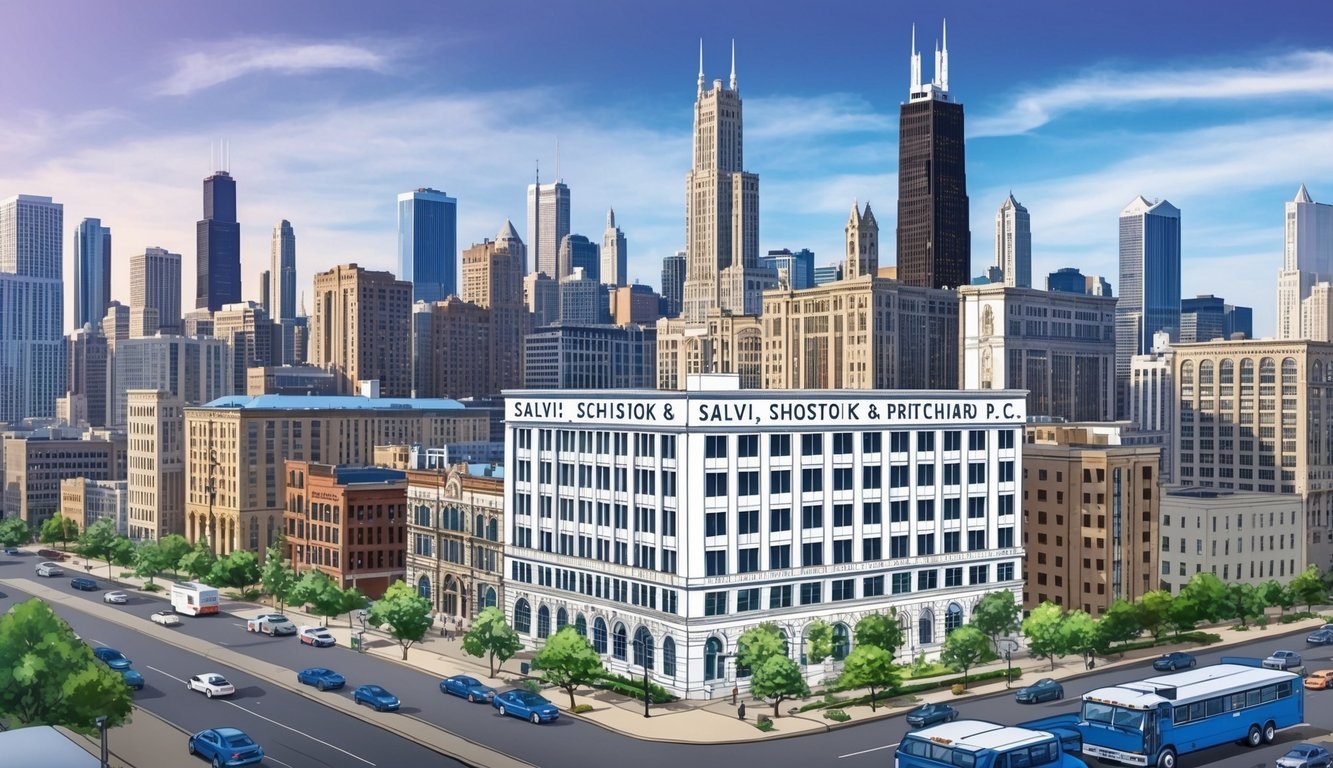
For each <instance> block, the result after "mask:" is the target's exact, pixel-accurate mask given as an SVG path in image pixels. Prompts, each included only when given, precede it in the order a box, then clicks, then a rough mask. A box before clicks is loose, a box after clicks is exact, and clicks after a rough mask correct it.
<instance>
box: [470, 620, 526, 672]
mask: <svg viewBox="0 0 1333 768" xmlns="http://www.w3.org/2000/svg"><path fill="white" fill-rule="evenodd" d="M522 647H523V641H522V640H519V638H518V633H517V632H515V631H514V628H513V627H511V626H509V622H507V621H505V615H504V612H503V611H501V610H500V609H499V608H496V607H495V606H491V607H489V608H487V609H485V610H483V611H482V612H481V613H479V614H477V617H476V618H475V619H473V620H472V628H471V629H469V630H468V631H467V634H465V635H463V652H464V653H466V654H467V655H469V656H476V657H477V658H479V659H482V658H489V660H490V664H491V677H495V660H496V659H499V660H500V664H501V666H503V665H504V663H505V662H506V661H509V660H510V659H512V658H513V657H514V654H516V653H518V652H519V650H520V649H521V648H522Z"/></svg>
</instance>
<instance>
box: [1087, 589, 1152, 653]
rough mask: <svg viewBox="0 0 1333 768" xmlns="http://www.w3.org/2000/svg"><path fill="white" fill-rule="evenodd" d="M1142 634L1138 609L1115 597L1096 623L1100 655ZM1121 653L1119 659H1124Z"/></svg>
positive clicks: (1141, 622) (1132, 604)
mask: <svg viewBox="0 0 1333 768" xmlns="http://www.w3.org/2000/svg"><path fill="white" fill-rule="evenodd" d="M1141 632H1143V621H1142V620H1141V619H1140V617H1139V607H1138V606H1137V605H1135V604H1134V603H1131V602H1129V601H1128V600H1125V599H1124V598H1119V597H1117V598H1116V599H1115V600H1112V601H1111V605H1110V606H1108V607H1107V609H1106V612H1105V613H1103V614H1102V617H1101V619H1099V620H1098V621H1097V648H1098V650H1100V651H1101V652H1102V653H1106V652H1108V651H1110V650H1111V647H1112V646H1115V645H1118V644H1120V643H1127V642H1129V641H1130V640H1133V639H1134V638H1136V637H1138V636H1139V634H1140V633H1141ZM1124 656H1125V654H1124V652H1123V651H1122V652H1121V653H1120V657H1121V658H1124Z"/></svg>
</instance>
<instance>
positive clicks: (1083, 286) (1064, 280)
mask: <svg viewBox="0 0 1333 768" xmlns="http://www.w3.org/2000/svg"><path fill="white" fill-rule="evenodd" d="M1046 290H1048V291H1059V292H1060V293H1081V294H1085V295H1087V296H1111V295H1112V293H1111V283H1110V282H1108V281H1107V280H1106V278H1104V277H1099V276H1097V275H1087V276H1085V275H1084V274H1083V273H1082V272H1080V271H1079V270H1078V267H1061V268H1059V269H1057V270H1056V271H1054V272H1052V273H1050V274H1048V275H1047V276H1046Z"/></svg>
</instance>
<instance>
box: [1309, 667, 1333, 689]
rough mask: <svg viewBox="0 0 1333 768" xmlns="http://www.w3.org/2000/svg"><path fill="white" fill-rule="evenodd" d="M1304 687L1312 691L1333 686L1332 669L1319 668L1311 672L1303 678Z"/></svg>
mask: <svg viewBox="0 0 1333 768" xmlns="http://www.w3.org/2000/svg"><path fill="white" fill-rule="evenodd" d="M1305 687H1306V688H1309V689H1310V690H1312V691H1319V690H1323V689H1324V688H1333V669H1321V670H1319V671H1317V672H1311V673H1310V676H1309V677H1307V678H1305Z"/></svg>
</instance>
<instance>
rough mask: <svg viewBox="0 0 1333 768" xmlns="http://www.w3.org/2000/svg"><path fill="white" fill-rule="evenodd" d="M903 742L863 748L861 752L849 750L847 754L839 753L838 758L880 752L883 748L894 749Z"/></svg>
mask: <svg viewBox="0 0 1333 768" xmlns="http://www.w3.org/2000/svg"><path fill="white" fill-rule="evenodd" d="M901 743H902V742H900V741H895V742H893V743H892V744H885V745H884V746H882V747H871V748H870V749H863V750H861V751H860V752H849V753H847V754H845V755H838V759H839V760H841V759H843V758H844V757H856V756H857V755H867V754H870V753H871V752H878V751H880V750H881V749H893V748H894V747H896V746H898V745H899V744H901Z"/></svg>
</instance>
